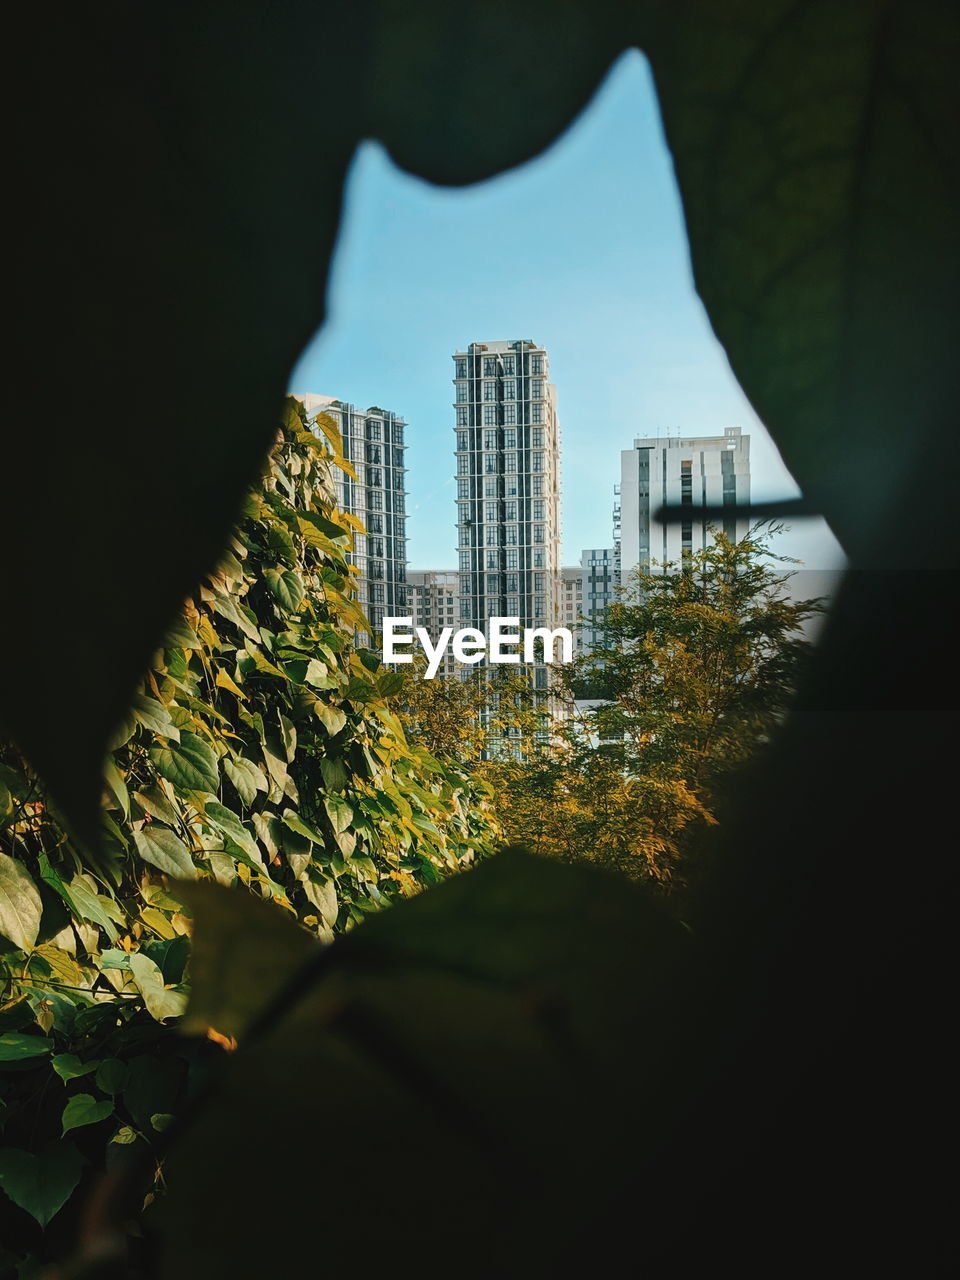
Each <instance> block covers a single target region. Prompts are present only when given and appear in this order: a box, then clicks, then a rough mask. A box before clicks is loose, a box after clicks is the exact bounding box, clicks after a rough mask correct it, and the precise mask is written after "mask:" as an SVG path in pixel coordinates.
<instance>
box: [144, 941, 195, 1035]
mask: <svg viewBox="0 0 960 1280" xmlns="http://www.w3.org/2000/svg"><path fill="white" fill-rule="evenodd" d="M130 972H131V973H132V974H133V980H134V982H135V983H136V984H137V987H138V988H139V990H140V994H141V995H142V996H143V1002H144V1004H145V1005H146V1006H147V1012H148V1013H149V1014H150V1015H151V1017H154V1018H156V1020H157V1022H163V1021H165V1020H166V1019H167V1018H177V1017H179V1016H180V1014H182V1013H183V1011H184V1009H185V1008H186V1004H187V997H186V995H184V994H183V992H180V991H173V990H171V989H170V988H169V987H167V986H165V985H164V981H163V974H162V973H161V972H160V970H159V968H158V967H157V966H156V965H155V964H154V962H153V961H152V960H151V959H150V957H149V956H146V955H144V954H143V952H142V951H133V952H131V954H130Z"/></svg>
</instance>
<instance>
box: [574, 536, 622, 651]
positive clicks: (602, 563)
mask: <svg viewBox="0 0 960 1280" xmlns="http://www.w3.org/2000/svg"><path fill="white" fill-rule="evenodd" d="M580 579H581V582H582V583H583V588H582V590H583V605H582V611H583V616H584V622H583V624H582V628H581V631H580V651H581V652H582V653H589V652H590V650H591V649H595V648H596V647H597V646H598V645H599V644H600V642H601V640H602V636H601V634H600V631H599V629H598V626H597V615H598V614H599V613H601V612H602V611H603V610H604V609H606V608H607V607H608V606H609V605H611V604H613V602H614V600H615V599H616V593H617V588H618V587H619V585H620V551H619V548H617V547H588V548H586V550H585V551H584V552H583V554H582V555H581V557H580Z"/></svg>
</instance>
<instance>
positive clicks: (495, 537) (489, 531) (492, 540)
mask: <svg viewBox="0 0 960 1280" xmlns="http://www.w3.org/2000/svg"><path fill="white" fill-rule="evenodd" d="M499 535H500V529H499V526H498V525H495V524H490V525H487V528H486V544H487V546H488V547H498V546H499V545H500V537H499Z"/></svg>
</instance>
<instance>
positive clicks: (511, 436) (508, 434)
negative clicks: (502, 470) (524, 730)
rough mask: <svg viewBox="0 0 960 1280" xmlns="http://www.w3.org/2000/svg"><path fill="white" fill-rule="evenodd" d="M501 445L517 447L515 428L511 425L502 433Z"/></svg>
mask: <svg viewBox="0 0 960 1280" xmlns="http://www.w3.org/2000/svg"><path fill="white" fill-rule="evenodd" d="M503 447H504V448H505V449H515V448H516V447H517V429H516V427H513V428H512V429H511V430H509V431H504V433H503Z"/></svg>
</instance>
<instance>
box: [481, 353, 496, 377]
mask: <svg viewBox="0 0 960 1280" xmlns="http://www.w3.org/2000/svg"><path fill="white" fill-rule="evenodd" d="M483 376H484V377H485V378H495V377H496V376H497V362H496V360H494V359H492V358H491V357H490V356H487V357H486V358H485V359H484V362H483Z"/></svg>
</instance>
